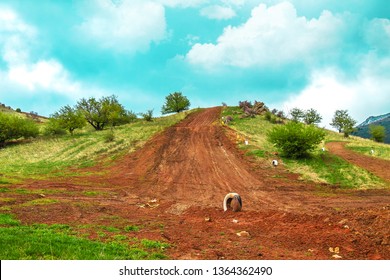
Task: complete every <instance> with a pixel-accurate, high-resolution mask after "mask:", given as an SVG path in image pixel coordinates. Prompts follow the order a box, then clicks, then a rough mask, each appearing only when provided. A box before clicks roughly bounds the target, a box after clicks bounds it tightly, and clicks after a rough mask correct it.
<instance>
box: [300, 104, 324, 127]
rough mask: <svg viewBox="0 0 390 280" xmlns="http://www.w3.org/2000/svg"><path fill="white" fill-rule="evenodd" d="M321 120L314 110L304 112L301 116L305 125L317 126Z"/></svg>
mask: <svg viewBox="0 0 390 280" xmlns="http://www.w3.org/2000/svg"><path fill="white" fill-rule="evenodd" d="M321 120H322V117H321V115H320V114H318V112H317V111H316V110H314V109H313V108H312V109H309V110H307V111H305V113H304V116H303V121H304V122H305V124H318V123H320V122H321Z"/></svg>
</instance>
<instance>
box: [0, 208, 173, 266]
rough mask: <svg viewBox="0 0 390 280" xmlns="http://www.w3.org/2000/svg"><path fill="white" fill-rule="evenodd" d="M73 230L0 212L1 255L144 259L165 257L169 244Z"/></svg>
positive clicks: (9, 257)
mask: <svg viewBox="0 0 390 280" xmlns="http://www.w3.org/2000/svg"><path fill="white" fill-rule="evenodd" d="M75 234H76V232H75V231H73V229H72V228H71V227H70V226H68V225H60V224H55V225H51V226H48V225H44V224H43V225H32V226H23V225H21V224H20V222H19V221H17V220H15V219H14V218H13V217H12V216H11V215H9V214H0V244H1V250H0V259H2V260H22V259H24V260H52V259H54V260H120V259H123V260H143V259H165V258H166V256H165V255H164V254H163V249H164V248H166V247H167V246H168V244H165V243H164V244H163V243H160V242H158V241H152V240H146V239H145V240H142V241H141V242H138V243H135V244H132V245H129V243H127V242H126V239H127V237H126V236H123V235H115V237H114V238H113V239H114V241H111V242H100V241H93V240H90V239H86V238H81V237H77V236H75ZM151 244H152V245H154V246H152V245H151ZM156 244H158V245H159V247H158V246H157V245H156ZM163 245H164V246H165V247H164V246H163ZM150 249H151V250H150Z"/></svg>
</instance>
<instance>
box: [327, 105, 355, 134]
mask: <svg viewBox="0 0 390 280" xmlns="http://www.w3.org/2000/svg"><path fill="white" fill-rule="evenodd" d="M330 125H331V126H333V127H334V128H336V129H337V130H338V131H339V133H344V137H349V135H350V134H351V133H352V132H354V130H355V125H356V121H355V120H354V119H352V118H351V116H350V115H349V114H348V110H336V112H335V113H334V116H333V119H332V122H331V123H330Z"/></svg>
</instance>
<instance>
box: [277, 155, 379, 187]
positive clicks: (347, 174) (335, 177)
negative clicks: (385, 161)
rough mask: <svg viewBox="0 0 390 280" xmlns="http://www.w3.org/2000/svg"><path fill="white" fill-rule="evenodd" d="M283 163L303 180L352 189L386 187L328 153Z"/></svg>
mask: <svg viewBox="0 0 390 280" xmlns="http://www.w3.org/2000/svg"><path fill="white" fill-rule="evenodd" d="M284 162H285V164H286V165H287V167H288V168H289V169H290V170H291V171H292V172H295V173H299V174H301V177H302V178H303V179H305V180H311V181H314V182H319V183H324V182H325V183H329V184H332V185H336V186H339V187H341V188H353V189H370V188H382V187H385V186H386V184H385V182H384V181H383V180H381V179H380V178H378V177H376V176H374V175H372V174H371V173H370V172H368V171H366V170H365V169H362V168H360V167H357V166H355V165H352V164H350V163H349V162H347V161H345V160H343V159H341V158H339V157H337V156H334V155H332V154H329V153H321V154H320V153H315V154H313V155H312V156H311V157H310V158H307V159H301V160H290V159H284Z"/></svg>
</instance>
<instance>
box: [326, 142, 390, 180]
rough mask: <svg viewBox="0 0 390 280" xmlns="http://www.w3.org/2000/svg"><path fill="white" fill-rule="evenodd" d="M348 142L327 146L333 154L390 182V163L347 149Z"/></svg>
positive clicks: (332, 143) (333, 143) (331, 143)
mask: <svg viewBox="0 0 390 280" xmlns="http://www.w3.org/2000/svg"><path fill="white" fill-rule="evenodd" d="M346 144H347V143H346V142H330V143H328V144H327V147H328V149H329V150H330V152H331V153H333V154H335V155H338V156H340V157H342V158H343V159H345V160H347V161H349V162H350V163H352V164H354V165H357V166H360V167H361V168H364V169H366V170H368V171H370V172H372V173H373V174H375V175H377V176H378V177H381V178H383V179H385V180H387V181H389V182H390V162H389V161H387V160H383V159H379V158H374V157H368V156H365V155H362V154H359V153H356V152H354V151H351V150H348V149H346V148H345V145H346Z"/></svg>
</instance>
